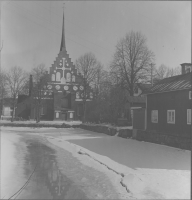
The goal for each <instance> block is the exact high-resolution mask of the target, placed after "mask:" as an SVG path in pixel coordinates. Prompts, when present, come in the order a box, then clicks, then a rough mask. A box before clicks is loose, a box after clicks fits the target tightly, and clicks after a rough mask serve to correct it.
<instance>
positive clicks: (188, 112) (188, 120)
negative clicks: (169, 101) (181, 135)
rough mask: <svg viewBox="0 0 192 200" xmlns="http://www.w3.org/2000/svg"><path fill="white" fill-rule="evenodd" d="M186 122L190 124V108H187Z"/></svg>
mask: <svg viewBox="0 0 192 200" xmlns="http://www.w3.org/2000/svg"><path fill="white" fill-rule="evenodd" d="M187 124H191V109H187Z"/></svg>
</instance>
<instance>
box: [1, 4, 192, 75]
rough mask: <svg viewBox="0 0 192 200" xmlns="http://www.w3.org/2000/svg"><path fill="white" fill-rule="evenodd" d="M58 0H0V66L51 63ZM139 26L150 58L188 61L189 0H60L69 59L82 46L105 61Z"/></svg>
mask: <svg viewBox="0 0 192 200" xmlns="http://www.w3.org/2000/svg"><path fill="white" fill-rule="evenodd" d="M62 15H63V2H62V1H57V2H55V1H54V2H53V1H40V2H35V1H28V2H23V1H10V2H9V1H3V2H2V1H1V41H3V49H2V53H1V58H2V61H1V66H2V68H6V69H7V68H10V67H12V66H15V65H17V66H20V67H22V68H24V69H26V70H28V71H29V70H31V69H32V68H33V67H34V66H36V65H38V64H40V63H45V65H46V67H47V68H49V67H51V64H53V62H54V60H55V58H56V56H57V55H58V53H59V49H60V43H61V30H62ZM131 30H133V31H140V32H141V33H142V34H144V35H145V36H146V38H147V45H148V48H149V49H150V50H151V51H153V52H154V54H155V64H156V66H159V65H161V64H165V65H167V66H168V67H176V66H179V65H180V64H181V63H184V62H187V63H188V62H191V2H190V1H155V2H152V1H136V2H133V1H111V2H110V1H104V2H103V1H77V2H76V1H70V2H68V1H67V2H66V3H65V36H66V38H65V41H66V48H67V51H68V54H69V56H70V57H71V59H72V61H73V62H75V60H76V59H77V58H78V57H79V56H81V55H83V54H84V53H87V52H93V53H94V54H95V56H96V57H97V59H98V60H99V61H100V62H101V63H102V64H103V65H104V66H106V67H107V66H108V65H109V63H110V61H111V60H112V56H113V54H114V52H115V46H116V44H117V42H118V40H119V39H120V38H122V37H124V36H125V35H126V33H128V32H130V31H131Z"/></svg>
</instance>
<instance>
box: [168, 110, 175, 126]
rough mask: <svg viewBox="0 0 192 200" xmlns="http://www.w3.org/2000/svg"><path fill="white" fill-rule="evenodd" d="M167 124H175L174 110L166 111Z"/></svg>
mask: <svg viewBox="0 0 192 200" xmlns="http://www.w3.org/2000/svg"><path fill="white" fill-rule="evenodd" d="M167 123H169V124H175V110H168V111H167Z"/></svg>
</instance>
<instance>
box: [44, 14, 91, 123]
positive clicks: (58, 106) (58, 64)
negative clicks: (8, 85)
mask: <svg viewBox="0 0 192 200" xmlns="http://www.w3.org/2000/svg"><path fill="white" fill-rule="evenodd" d="M48 76H49V81H48V84H47V86H46V87H47V90H48V92H49V93H51V92H52V93H53V96H54V117H53V119H54V120H76V119H81V115H82V101H83V99H82V98H83V90H84V87H83V84H82V83H83V77H82V75H81V74H78V71H77V69H76V67H75V65H74V64H73V62H72V61H71V58H70V57H69V54H68V53H67V50H66V44H65V20H64V11H63V24H62V36H61V45H60V51H59V54H58V56H57V57H56V59H55V61H54V63H53V64H52V66H51V67H50V72H49V74H48ZM89 96H90V98H89V99H88V100H91V98H92V97H93V95H92V93H91V91H90V93H89Z"/></svg>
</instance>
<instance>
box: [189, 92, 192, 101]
mask: <svg viewBox="0 0 192 200" xmlns="http://www.w3.org/2000/svg"><path fill="white" fill-rule="evenodd" d="M189 99H192V92H191V91H189Z"/></svg>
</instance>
